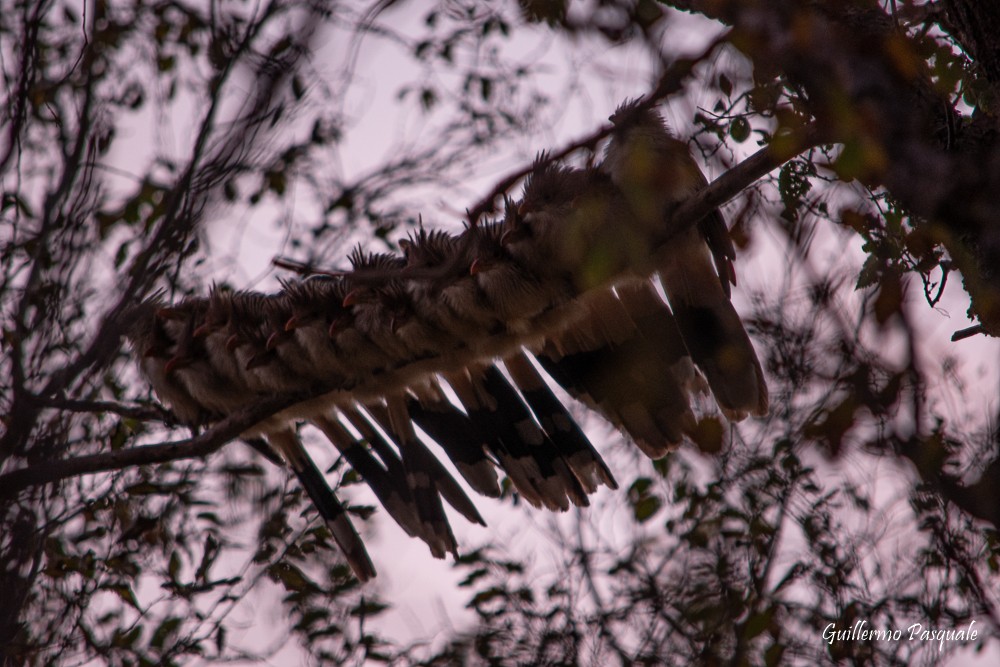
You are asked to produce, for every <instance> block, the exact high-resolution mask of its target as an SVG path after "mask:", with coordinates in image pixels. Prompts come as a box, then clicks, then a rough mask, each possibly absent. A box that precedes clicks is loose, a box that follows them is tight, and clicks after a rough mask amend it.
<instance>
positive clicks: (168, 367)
mask: <svg viewBox="0 0 1000 667" xmlns="http://www.w3.org/2000/svg"><path fill="white" fill-rule="evenodd" d="M182 365H185V364H184V360H183V359H181V358H180V357H178V356H176V355H175V356H173V357H170V359H168V360H167V363H166V364H164V365H163V372H164V373H166V374H167V375H172V374H173V372H174V371H175V370H177V368H178V367H179V366H182Z"/></svg>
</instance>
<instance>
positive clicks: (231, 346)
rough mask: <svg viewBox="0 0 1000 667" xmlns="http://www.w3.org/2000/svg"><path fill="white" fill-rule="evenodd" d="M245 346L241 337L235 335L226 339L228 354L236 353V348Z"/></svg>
mask: <svg viewBox="0 0 1000 667" xmlns="http://www.w3.org/2000/svg"><path fill="white" fill-rule="evenodd" d="M242 344H243V341H241V340H240V337H239V336H238V335H237V334H233V335H232V336H230V337H229V338H227V339H226V352H234V351H235V350H236V348H238V347H239V346H240V345H242Z"/></svg>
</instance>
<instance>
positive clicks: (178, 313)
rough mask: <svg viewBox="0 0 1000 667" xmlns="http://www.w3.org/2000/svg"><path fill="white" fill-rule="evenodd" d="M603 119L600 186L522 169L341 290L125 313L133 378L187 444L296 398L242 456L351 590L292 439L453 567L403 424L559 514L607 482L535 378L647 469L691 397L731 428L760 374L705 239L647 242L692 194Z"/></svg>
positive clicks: (674, 170)
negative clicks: (278, 483) (286, 397)
mask: <svg viewBox="0 0 1000 667" xmlns="http://www.w3.org/2000/svg"><path fill="white" fill-rule="evenodd" d="M611 120H612V122H613V123H614V125H615V127H614V130H613V132H612V135H611V139H610V141H609V144H608V147H607V150H606V153H605V159H604V161H603V162H602V164H601V165H600V166H599V167H596V168H587V169H577V168H571V167H567V166H563V165H559V164H554V163H551V162H548V161H546V160H544V159H540V160H539V161H537V162H536V167H535V169H534V171H533V172H532V173H531V174H530V175H529V177H528V178H527V180H526V182H525V186H524V191H523V193H522V197H521V199H520V200H518V201H512V200H507V201H506V206H505V212H504V215H503V217H502V219H500V220H497V221H492V222H486V223H483V224H479V225H472V226H469V227H468V228H466V229H465V231H464V232H463V233H461V234H459V235H457V236H450V235H448V234H446V233H444V232H441V231H430V232H428V231H425V230H423V229H420V230H419V231H418V232H416V233H415V234H413V235H412V236H411V237H410V238H409V239H407V240H405V241H403V242H402V243H401V247H402V249H403V253H402V255H399V256H397V255H387V254H383V255H374V254H366V253H363V252H361V251H360V250H358V251H355V252H354V253H353V254H352V256H351V258H350V259H351V262H352V264H353V271H349V272H344V273H343V274H342V275H337V274H335V273H333V274H329V275H313V276H310V277H308V278H306V279H304V280H299V281H287V282H285V283H283V289H282V290H281V291H280V292H278V293H276V294H260V293H256V292H238V291H227V290H222V289H213V290H212V291H211V293H210V294H209V295H208V296H207V297H197V298H188V299H185V300H183V301H181V302H179V303H176V304H173V305H166V304H163V303H158V302H155V301H147V302H144V303H142V304H140V305H138V306H137V307H136V310H135V318H134V325H133V327H132V330H131V331H130V333H129V338H130V341H131V343H132V347H133V349H134V351H135V354H136V356H137V358H138V361H139V366H140V368H141V370H142V372H143V373H144V374H145V376H146V377H147V379H148V380H149V382H150V383H151V384H152V386H153V388H154V389H155V391H156V393H157V394H158V395H159V396H160V398H161V399H163V400H164V401H165V402H166V403H168V404H170V406H171V407H172V408H173V410H174V412H175V413H176V414H177V416H178V417H179V418H180V419H181V420H182V421H184V422H186V423H188V424H190V425H201V424H205V423H208V422H212V421H215V420H218V419H221V418H224V417H225V416H227V415H229V414H231V413H233V412H235V411H236V410H239V409H240V408H243V407H245V406H246V405H248V404H250V403H252V402H254V401H255V400H257V399H260V398H263V397H268V396H272V397H273V396H275V395H282V394H291V393H296V392H308V393H309V395H312V396H315V397H316V398H314V399H312V400H309V401H306V402H304V403H300V404H297V405H296V406H293V407H292V408H290V409H288V410H286V411H284V412H282V413H280V414H278V415H275V416H272V417H269V418H267V419H265V420H263V421H262V422H260V423H259V424H257V425H256V426H255V427H253V428H252V429H250V430H249V431H247V432H246V433H244V437H246V438H259V437H263V438H264V439H266V441H267V443H268V444H269V445H270V447H271V448H273V449H274V450H275V451H276V452H278V453H279V454H280V456H281V458H282V459H284V461H285V462H286V463H287V464H288V466H289V467H290V468H291V469H292V471H293V472H294V473H295V474H296V476H297V477H298V478H299V480H300V482H301V484H302V486H303V488H305V490H306V491H307V493H308V494H309V496H310V498H311V499H312V500H313V502H314V503H315V504H316V506H317V508H318V510H319V513H320V515H321V516H322V517H323V518H324V519H325V520H326V521H327V522H328V523H329V525H330V528H331V531H332V533H333V536H334V538H335V540H336V541H337V543H338V545H339V546H340V547H341V549H342V550H343V552H344V554H345V557H346V558H347V561H348V563H349V564H350V566H351V567H352V569H353V571H354V573H355V574H356V575H357V577H358V578H359V579H360V580H362V581H365V580H367V579H370V578H371V577H373V576H375V569H374V567H373V565H372V562H371V560H370V558H369V557H368V554H367V552H366V550H365V547H364V544H363V543H362V542H361V539H360V537H359V536H358V534H357V532H356V531H355V530H354V527H353V526H352V525H351V522H350V520H349V519H348V516H347V514H346V512H345V511H344V508H343V507H342V506H341V505H340V503H339V502H338V501H337V499H336V498H335V497H334V495H333V493H332V491H331V490H330V487H329V486H328V485H327V483H326V480H325V479H324V477H323V475H322V474H321V473H320V472H319V470H318V469H317V468H316V466H315V465H314V464H313V462H312V460H311V459H310V458H309V455H308V454H307V453H306V450H305V449H304V447H303V446H302V442H301V440H300V439H299V435H298V432H297V427H296V424H297V423H298V422H302V421H304V422H308V423H310V424H312V425H314V426H315V427H316V428H318V429H319V430H320V431H321V432H322V433H323V434H324V435H325V436H326V437H327V438H328V439H329V440H330V442H331V443H332V444H333V445H334V446H335V447H336V448H337V450H338V451H339V452H340V453H341V454H342V455H343V457H344V459H345V460H346V461H347V462H348V463H349V464H350V465H351V466H352V467H353V468H354V469H355V470H356V471H357V472H358V474H359V475H360V476H361V477H362V478H364V480H365V481H366V482H367V483H368V484H369V485H370V486H371V488H372V490H373V492H374V493H375V495H376V497H377V498H378V499H379V501H380V502H381V503H382V504H383V505H384V506H385V508H386V511H387V512H388V513H389V515H390V516H392V517H393V519H394V520H395V521H396V522H397V523H399V525H400V526H401V527H402V528H403V530H404V531H406V532H407V533H408V534H409V535H412V536H415V537H419V538H420V539H422V540H424V542H426V544H427V545H428V547H429V548H430V550H431V552H432V553H433V554H434V556H436V557H439V558H440V557H444V555H445V554H446V553H448V552H451V553H453V554H454V553H456V552H457V544H456V541H455V537H454V535H453V534H452V531H451V527H450V526H449V524H448V521H447V518H446V515H445V513H444V508H443V505H444V503H447V504H448V505H451V506H452V507H453V508H454V509H455V510H456V511H458V512H459V513H460V514H462V515H463V516H464V517H465V518H466V519H468V520H469V521H471V522H474V523H480V524H482V523H483V520H482V518H481V517H480V515H479V513H478V512H477V510H476V508H475V506H474V504H473V503H472V501H471V500H470V499H469V497H468V496H467V495H466V493H465V491H464V490H463V486H462V485H460V484H459V483H458V482H457V481H456V480H455V479H454V478H453V477H452V476H451V475H450V474H449V472H448V470H447V469H446V468H445V467H444V466H443V465H442V464H441V463H440V462H439V461H438V460H437V458H435V456H434V455H433V454H432V453H431V451H430V450H429V449H428V448H427V447H426V445H425V441H424V439H423V438H422V437H421V436H418V434H417V431H416V429H415V428H414V427H415V426H416V427H419V428H420V429H421V430H422V431H423V432H424V434H425V437H428V438H431V439H433V440H435V441H437V443H438V444H439V445H440V446H441V449H442V450H443V451H444V452H445V454H446V455H447V456H448V457H449V458H450V459H451V461H452V463H453V464H454V466H455V469H456V470H457V471H458V472H459V474H460V475H461V476H462V478H463V479H464V480H465V482H466V484H467V485H468V487H469V488H471V489H473V490H474V491H476V492H478V493H481V494H483V495H486V496H491V497H497V496H499V495H500V493H501V487H500V483H499V477H498V474H497V471H498V469H499V470H501V471H502V472H503V473H504V474H505V475H506V476H507V478H508V479H509V480H510V482H511V484H512V485H513V487H514V489H516V491H517V492H518V494H519V495H520V496H521V497H522V498H524V499H525V500H526V501H527V502H529V503H530V504H531V505H533V506H536V507H545V508H548V509H553V510H566V509H567V508H568V507H569V506H570V505H571V504H575V505H586V504H587V503H588V500H587V496H588V494H590V493H593V492H594V491H595V490H596V489H597V488H598V487H599V486H600V485H602V484H603V485H606V486H609V487H611V488H616V487H617V484H616V482H615V480H614V477H613V476H612V474H611V471H610V470H609V469H608V467H607V466H606V465H605V463H604V461H603V460H602V458H601V456H600V454H599V453H598V452H597V450H596V449H595V448H594V446H593V445H592V444H591V443H590V441H589V440H588V439H587V436H586V435H585V434H584V433H583V431H582V430H581V429H580V427H579V426H578V425H577V423H576V421H575V420H574V418H573V417H572V415H571V414H570V412H569V411H568V410H567V408H566V406H565V405H564V404H563V403H562V401H561V400H560V399H559V398H558V397H557V396H556V395H555V394H554V393H553V391H552V390H551V388H550V383H549V382H548V381H547V380H546V378H545V377H544V375H543V372H544V373H545V374H547V375H548V376H549V377H550V378H551V379H552V380H554V381H555V382H556V383H558V384H559V385H561V386H562V387H563V388H564V389H565V390H566V391H567V392H568V393H569V394H570V395H572V396H574V397H576V398H577V399H579V400H581V401H582V402H583V403H585V404H586V405H587V406H589V407H590V408H592V409H593V410H595V411H597V412H599V413H600V414H602V415H603V416H604V417H605V418H607V419H608V420H609V421H611V422H612V423H613V424H614V425H615V426H617V427H618V428H620V429H621V430H622V431H624V432H625V433H627V434H628V435H629V436H630V437H631V438H632V440H633V441H634V442H635V443H636V444H637V445H638V446H639V447H640V449H641V450H642V451H643V452H644V453H646V454H647V455H649V456H651V457H662V456H664V455H666V454H667V453H668V452H669V451H670V450H671V449H672V448H674V447H675V446H676V445H677V444H678V443H679V442H680V441H681V440H682V439H683V438H684V437H685V436H693V435H694V434H695V432H696V429H697V427H698V421H697V419H696V417H695V415H694V413H693V411H692V408H691V399H692V397H693V395H694V394H696V393H699V392H705V391H706V387H707V388H708V389H710V390H711V392H712V394H713V395H714V397H715V400H716V402H717V403H718V404H719V406H720V408H721V410H722V411H723V413H724V414H726V415H727V416H728V417H729V418H731V419H742V418H743V417H745V416H747V415H748V414H754V415H763V414H765V413H766V412H767V410H768V397H767V386H766V384H765V382H764V377H763V373H762V371H761V367H760V363H759V362H758V360H757V355H756V353H755V352H754V349H753V346H752V344H751V343H750V339H749V337H748V336H747V334H746V331H745V330H744V329H743V326H742V324H741V322H740V319H739V316H738V315H737V314H736V311H735V309H734V308H733V306H732V304H731V303H730V301H729V293H730V285H731V284H735V273H734V271H733V268H732V261H733V259H734V258H735V252H734V249H733V245H732V243H731V241H730V240H729V236H728V231H727V229H726V226H725V222H724V220H723V219H722V217H721V215H720V214H719V213H718V212H715V213H713V214H711V215H710V216H708V217H707V218H705V219H704V220H702V221H700V222H699V223H698V224H697V225H696V226H688V227H687V228H685V229H682V230H681V231H679V232H676V233H673V234H667V233H665V231H664V229H665V227H666V226H667V225H666V224H665V221H666V220H667V219H668V218H669V216H670V214H671V211H672V210H673V209H674V208H675V207H676V205H677V204H678V203H679V202H681V201H683V200H684V199H686V198H687V197H689V196H690V195H691V194H692V193H693V192H695V191H697V190H698V189H700V188H702V187H704V186H705V184H706V181H705V177H704V176H703V175H702V173H701V171H700V169H699V168H698V166H697V164H696V163H695V161H694V160H693V159H692V158H691V156H690V154H689V153H688V150H687V146H686V145H685V144H684V143H683V142H681V141H679V140H677V139H675V138H674V137H673V136H672V135H671V134H670V133H669V131H668V130H667V128H666V125H665V124H664V122H663V120H662V119H661V117H660V116H659V115H658V113H657V112H656V111H653V110H648V109H644V108H642V107H641V106H640V105H638V104H637V103H626V104H625V105H623V106H622V107H620V108H619V110H618V111H617V112H616V113H615V115H614V116H612V117H611ZM361 276H365V279H361V278H360V277H361ZM372 276H378V279H372ZM414 276H417V277H414ZM657 276H658V278H659V280H660V281H661V283H662V285H663V289H664V291H665V293H666V295H667V298H668V300H669V304H670V305H669V307H668V305H667V303H665V302H664V301H663V300H662V299H661V298H660V296H659V293H658V292H657V290H656V289H655V288H654V285H653V283H652V279H653V278H654V277H657ZM501 367H502V368H503V369H505V370H506V373H504V372H503V371H502V370H501ZM539 369H542V370H539ZM444 385H448V386H450V388H451V390H452V391H451V394H452V395H454V396H456V397H457V404H456V403H455V402H452V400H451V399H449V398H448V396H449V394H448V393H446V392H445V390H444V388H443V387H444Z"/></svg>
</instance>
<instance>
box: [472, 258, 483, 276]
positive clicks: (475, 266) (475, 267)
mask: <svg viewBox="0 0 1000 667" xmlns="http://www.w3.org/2000/svg"><path fill="white" fill-rule="evenodd" d="M485 264H486V263H485V262H484V261H483V260H482V259H480V258H479V257H477V258H476V259H474V260H473V261H472V265H471V266H470V267H469V275H470V276H474V275H476V274H477V273H480V272H482V271H483V269H485V268H486V266H485Z"/></svg>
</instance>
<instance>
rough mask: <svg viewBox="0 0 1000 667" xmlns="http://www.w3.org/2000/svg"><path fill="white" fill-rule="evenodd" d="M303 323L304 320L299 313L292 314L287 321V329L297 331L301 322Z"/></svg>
mask: <svg viewBox="0 0 1000 667" xmlns="http://www.w3.org/2000/svg"><path fill="white" fill-rule="evenodd" d="M301 323H302V322H301V320H300V319H299V316H298V315H292V316H291V317H289V318H288V321H287V322H285V331H295V330H296V329H298V328H299V324H301Z"/></svg>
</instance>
